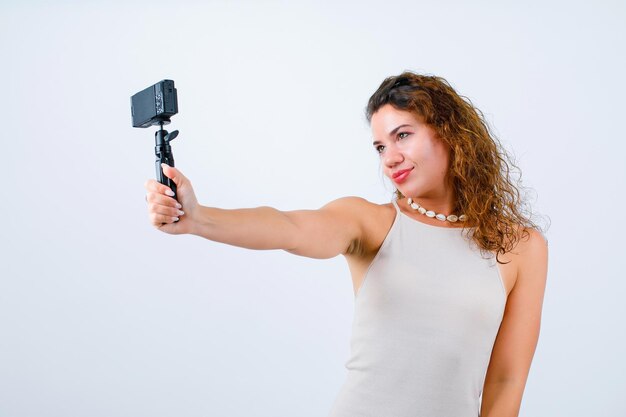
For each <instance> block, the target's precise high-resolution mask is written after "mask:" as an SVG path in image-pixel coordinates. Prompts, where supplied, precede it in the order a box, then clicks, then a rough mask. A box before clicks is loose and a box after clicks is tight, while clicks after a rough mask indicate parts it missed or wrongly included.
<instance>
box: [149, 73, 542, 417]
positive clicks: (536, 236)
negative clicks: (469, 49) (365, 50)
mask: <svg viewBox="0 0 626 417" xmlns="http://www.w3.org/2000/svg"><path fill="white" fill-rule="evenodd" d="M366 115H367V120H368V122H369V123H370V124H371V128H372V132H373V137H374V143H373V145H374V149H375V151H376V152H377V153H378V154H379V155H380V161H381V164H382V167H383V170H384V173H385V175H386V176H387V177H389V178H390V179H391V180H392V181H393V182H394V184H395V186H396V191H395V199H394V200H393V201H392V202H391V203H387V204H375V203H371V202H369V201H367V200H365V199H363V198H359V197H343V198H339V199H337V200H334V201H332V202H330V203H328V204H326V205H325V206H323V207H322V208H320V209H319V210H295V211H279V210H277V209H274V208H272V207H257V208H244V209H234V210H226V209H219V208H215V207H205V206H201V205H199V204H198V201H197V200H196V197H195V195H194V192H193V189H192V186H191V183H190V182H189V180H188V179H187V178H186V177H185V176H184V175H183V174H182V173H181V172H180V171H179V170H177V169H175V168H172V167H168V166H164V173H165V175H167V176H168V177H170V178H172V179H173V180H174V182H175V183H176V185H177V188H178V198H179V201H180V203H181V204H182V206H181V204H177V202H176V201H175V200H174V199H173V198H171V197H169V196H168V195H171V191H170V190H169V189H168V188H167V187H166V186H164V185H162V184H159V183H158V182H156V181H155V180H149V181H148V182H147V183H146V189H147V191H148V193H147V197H146V199H147V201H148V203H149V214H150V219H151V222H152V224H153V225H154V226H155V227H157V228H158V229H159V230H162V231H164V232H166V233H171V234H180V233H191V234H196V235H199V236H203V237H205V238H207V239H210V240H213V241H218V242H223V243H227V244H230V245H235V246H240V247H245V248H250V249H283V250H285V251H288V252H290V253H293V254H296V255H301V256H307V257H311V258H331V257H335V256H337V255H339V254H341V255H343V256H344V257H345V259H346V261H347V262H348V265H349V268H350V272H351V275H352V282H353V286H354V292H355V297H356V300H355V312H354V322H353V329H352V331H353V333H352V341H351V356H350V358H349V360H348V361H347V362H346V368H347V370H348V373H347V378H346V381H345V383H344V385H343V387H342V389H341V390H340V392H339V394H338V396H337V398H336V399H335V402H334V404H333V407H332V410H331V414H330V415H331V417H359V416H363V417H365V416H372V417H386V416H394V417H404V416H407V417H408V416H427V417H439V416H441V417H444V416H445V417H452V416H454V417H462V416H472V417H475V416H477V415H480V416H482V417H513V416H517V415H518V413H519V408H520V404H521V400H522V394H523V391H524V387H525V385H526V380H527V376H528V373H529V370H530V365H531V361H532V358H533V355H534V352H535V347H536V344H537V340H538V337H539V328H540V321H541V310H542V304H543V295H544V290H545V285H546V276H547V241H546V240H545V239H544V237H543V235H542V233H541V231H540V230H539V228H538V226H537V225H535V224H534V223H533V222H532V221H531V220H530V219H529V217H528V216H527V215H525V214H523V203H524V202H523V201H522V200H521V198H520V193H519V190H518V188H517V187H516V186H515V185H514V184H513V183H512V182H511V180H510V179H509V171H510V167H511V166H514V165H513V164H512V163H510V162H508V156H507V154H506V152H505V151H504V150H503V149H502V148H501V146H500V144H499V142H498V141H497V139H495V138H494V137H493V135H491V133H490V132H489V129H488V127H487V124H486V123H485V121H484V118H483V116H482V113H480V111H479V110H477V109H476V108H474V107H473V105H472V104H471V102H470V101H469V100H467V99H464V98H462V97H461V96H459V95H458V94H457V93H456V92H455V91H454V90H453V89H452V87H451V86H450V85H449V84H448V83H447V81H446V80H444V79H443V78H440V77H436V76H426V75H419V74H415V73H412V72H408V71H407V72H404V73H402V74H400V75H399V76H394V77H389V78H387V79H385V80H384V81H383V83H382V84H381V85H380V87H379V88H378V90H377V91H376V92H375V93H374V95H372V97H371V98H370V100H369V103H368V106H367V109H366ZM181 209H183V210H184V212H183V210H181Z"/></svg>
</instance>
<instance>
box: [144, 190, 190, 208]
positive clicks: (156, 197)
mask: <svg viewBox="0 0 626 417" xmlns="http://www.w3.org/2000/svg"><path fill="white" fill-rule="evenodd" d="M146 201H147V202H148V203H154V204H159V205H162V206H167V207H176V208H182V207H183V206H181V204H180V203H179V202H178V201H176V199H174V198H172V197H168V196H166V195H163V194H159V193H152V192H151V193H147V194H146Z"/></svg>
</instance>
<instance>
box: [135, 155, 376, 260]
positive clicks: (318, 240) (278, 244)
mask: <svg viewBox="0 0 626 417" xmlns="http://www.w3.org/2000/svg"><path fill="white" fill-rule="evenodd" d="M163 173H164V174H165V175H166V176H168V177H169V178H171V179H172V180H173V181H174V182H175V183H176V188H177V192H178V198H179V201H180V203H181V204H182V206H183V207H181V209H182V210H183V211H184V213H185V214H183V215H178V214H177V213H178V210H179V209H178V208H177V207H176V200H174V199H173V198H172V197H169V196H168V195H167V194H166V193H167V190H168V189H169V188H168V187H166V186H165V185H163V184H160V183H158V182H157V181H155V180H149V181H148V182H146V184H145V187H146V189H147V191H148V194H147V200H148V202H149V214H150V219H151V222H152V224H153V225H154V226H155V227H157V228H158V229H160V230H162V231H164V232H166V233H171V234H181V233H190V234H194V235H197V236H201V237H204V238H206V239H209V240H212V241H216V242H221V243H226V244H229V245H233V246H239V247H243V248H248V249H283V250H285V251H287V252H290V253H293V254H295V255H300V256H306V257H310V258H332V257H335V256H337V255H340V254H345V253H347V252H349V251H351V250H352V248H354V247H357V246H358V245H357V243H358V242H359V241H360V239H361V236H362V234H363V233H362V229H363V228H362V224H361V223H362V221H361V220H360V219H361V216H360V215H359V213H363V212H364V210H363V207H365V206H366V205H367V204H370V203H368V202H367V200H365V199H363V198H360V197H342V198H339V199H336V200H334V201H331V202H330V203H328V204H326V205H325V206H323V207H322V208H320V209H318V210H294V211H280V210H277V209H275V208H273V207H268V206H262V207H256V208H240V209H221V208H217V207H206V206H202V205H200V204H198V202H197V200H196V197H195V194H194V192H193V188H192V187H191V183H190V181H189V180H188V179H187V178H186V177H185V176H184V175H183V174H182V173H181V172H180V171H179V170H178V169H176V168H173V167H168V166H164V168H163ZM175 218H178V219H179V221H178V222H174V219H175ZM163 223H164V224H163Z"/></svg>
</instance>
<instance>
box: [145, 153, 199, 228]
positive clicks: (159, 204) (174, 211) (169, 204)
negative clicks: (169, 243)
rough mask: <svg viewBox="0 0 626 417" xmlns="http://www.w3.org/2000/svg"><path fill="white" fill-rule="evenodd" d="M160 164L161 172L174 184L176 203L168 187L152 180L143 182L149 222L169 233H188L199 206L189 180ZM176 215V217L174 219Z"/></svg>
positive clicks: (171, 168)
mask: <svg viewBox="0 0 626 417" xmlns="http://www.w3.org/2000/svg"><path fill="white" fill-rule="evenodd" d="M161 166H162V168H163V174H164V175H165V176H166V177H168V178H170V179H171V180H173V181H174V184H176V193H177V194H176V197H177V198H178V202H177V201H176V200H175V199H174V198H173V197H171V195H172V194H173V192H172V190H171V189H170V187H168V186H166V185H163V184H161V183H160V182H158V181H157V180H154V179H151V180H148V181H146V183H145V185H144V187H145V188H146V190H147V193H146V201H147V202H148V214H149V217H150V222H151V223H152V225H153V226H154V227H156V228H157V229H159V230H161V231H163V232H165V233H169V234H171V235H179V234H183V233H190V232H191V230H192V229H193V226H194V219H195V215H196V213H197V212H198V208H199V207H200V206H199V204H198V200H197V199H196V195H195V193H194V192H193V187H192V186H191V182H190V181H189V180H188V179H187V177H185V176H184V175H183V174H182V173H181V172H180V171H179V170H178V169H176V168H174V167H171V166H169V165H166V164H161ZM168 193H169V194H168ZM181 211H182V212H183V214H181V213H180V212H181ZM176 218H178V219H179V220H178V221H177V222H176V221H175V220H176Z"/></svg>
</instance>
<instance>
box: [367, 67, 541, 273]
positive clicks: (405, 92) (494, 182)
mask: <svg viewBox="0 0 626 417" xmlns="http://www.w3.org/2000/svg"><path fill="white" fill-rule="evenodd" d="M385 104H391V105H392V106H393V107H394V108H396V109H398V110H405V111H410V112H411V113H413V114H414V115H416V116H418V117H421V118H422V119H423V120H424V122H425V123H427V124H428V125H430V126H431V127H433V129H434V130H435V132H436V133H437V136H438V137H439V138H441V139H442V140H443V141H444V142H445V143H447V144H448V145H449V146H450V150H451V151H450V152H451V153H450V171H449V173H448V175H449V176H450V178H451V181H452V184H453V188H454V192H455V195H456V199H457V200H456V202H455V206H454V210H453V211H454V212H460V213H465V214H466V215H467V216H468V219H469V221H468V222H465V223H471V225H472V226H473V227H474V228H475V229H474V230H473V232H472V235H471V239H473V240H474V242H475V243H476V244H477V245H478V247H479V248H480V250H481V252H482V253H483V255H484V254H485V252H486V251H488V252H489V253H493V251H497V252H496V260H497V262H499V263H504V262H500V260H499V259H498V255H499V254H503V255H504V254H505V253H507V252H510V251H512V250H513V249H514V248H515V245H516V243H517V242H518V240H519V239H520V238H527V237H529V235H530V233H529V232H528V230H527V228H533V229H536V230H539V231H540V232H541V228H540V227H539V226H538V225H537V224H535V223H534V222H533V221H532V220H531V217H532V213H531V212H530V209H529V207H527V203H526V201H525V199H524V198H523V197H522V195H521V193H520V190H522V189H524V187H522V186H521V184H520V181H516V182H515V183H514V182H513V181H512V179H511V175H510V174H511V171H512V168H514V169H515V170H517V171H518V172H520V171H519V168H518V167H517V166H516V165H515V163H514V162H513V161H512V159H511V157H510V156H509V155H508V153H507V152H506V151H505V150H504V148H503V147H502V145H501V144H500V142H499V141H498V139H497V138H496V136H495V135H494V134H493V133H492V132H491V131H490V129H489V126H488V124H487V122H486V121H485V118H484V115H483V113H482V112H481V111H480V110H478V109H477V108H476V107H475V106H474V105H473V104H472V102H471V101H470V100H469V99H468V98H467V97H464V96H461V95H459V94H458V93H457V92H456V91H455V90H454V89H453V88H452V87H451V86H450V84H449V83H448V82H447V81H446V80H445V79H443V78H441V77H437V76H434V75H420V74H416V73H413V72H411V71H404V72H403V73H402V74H400V75H397V76H392V77H388V78H386V79H385V80H384V81H383V82H382V84H381V85H380V87H378V90H376V92H375V93H374V94H373V95H372V96H371V97H370V99H369V102H368V104H367V107H366V109H365V115H366V118H367V122H368V123H370V124H371V120H372V115H373V114H374V113H375V112H376V111H377V110H378V109H380V108H381V107H382V106H384V105H385ZM520 178H521V172H520ZM395 196H396V199H401V198H404V195H402V193H401V192H400V191H399V190H398V189H396V190H395ZM465 223H464V226H463V230H464V231H467V234H468V235H469V225H466V224H465Z"/></svg>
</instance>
